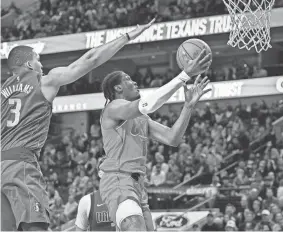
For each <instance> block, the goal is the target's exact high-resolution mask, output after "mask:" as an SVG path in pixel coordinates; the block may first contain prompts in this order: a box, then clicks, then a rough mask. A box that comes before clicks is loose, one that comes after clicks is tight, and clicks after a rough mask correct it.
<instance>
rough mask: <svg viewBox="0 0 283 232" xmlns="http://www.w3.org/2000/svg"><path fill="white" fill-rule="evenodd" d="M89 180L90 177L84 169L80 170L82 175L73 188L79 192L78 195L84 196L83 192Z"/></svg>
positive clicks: (78, 177) (77, 178)
mask: <svg viewBox="0 0 283 232" xmlns="http://www.w3.org/2000/svg"><path fill="white" fill-rule="evenodd" d="M88 180H89V177H88V176H86V173H85V170H84V167H83V168H82V169H81V170H80V175H79V176H77V177H76V178H75V180H74V182H73V184H72V185H73V187H75V188H76V190H77V195H82V194H83V190H84V188H85V186H86V184H87V182H88Z"/></svg>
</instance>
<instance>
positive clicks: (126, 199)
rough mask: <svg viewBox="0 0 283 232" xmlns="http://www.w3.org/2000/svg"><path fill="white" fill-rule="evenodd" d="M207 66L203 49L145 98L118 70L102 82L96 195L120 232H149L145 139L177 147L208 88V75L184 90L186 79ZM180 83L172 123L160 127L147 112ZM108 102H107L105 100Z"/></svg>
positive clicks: (150, 225)
mask: <svg viewBox="0 0 283 232" xmlns="http://www.w3.org/2000/svg"><path fill="white" fill-rule="evenodd" d="M210 64H211V54H208V55H205V50H203V51H202V52H201V53H200V54H199V55H198V57H197V58H196V59H195V60H190V61H187V64H186V65H185V68H184V71H183V72H181V73H180V74H179V75H178V76H176V77H175V78H174V79H173V80H171V81H170V82H169V83H167V84H166V85H164V86H162V87H160V88H159V89H157V90H156V91H154V92H153V93H151V94H149V95H148V96H145V97H141V96H140V94H139V90H138V86H137V84H136V83H135V82H134V81H132V80H131V78H130V76H129V75H127V74H126V73H124V72H122V71H116V72H113V73H110V74H109V75H107V76H106V77H105V79H104V80H103V83H102V89H103V92H104V96H105V98H106V100H107V101H106V103H105V105H106V106H105V108H104V111H103V112H102V115H101V131H102V138H103V144H104V150H105V153H106V159H105V161H104V162H103V163H102V164H101V166H100V168H101V170H102V171H103V172H104V174H103V176H102V178H101V181H100V193H101V198H102V200H103V201H104V203H106V205H107V207H108V210H109V215H110V218H111V220H112V221H113V222H115V223H116V226H117V227H118V228H119V229H120V230H121V231H153V230H154V226H153V222H152V217H151V214H150V211H149V207H148V204H147V193H146V190H145V187H144V176H145V171H146V167H145V163H146V156H147V142H148V139H154V140H157V141H159V142H161V143H164V144H167V145H170V146H177V145H178V144H179V143H180V142H181V140H182V137H183V135H184V133H185V131H186V128H187V126H188V123H189V119H190V116H191V113H192V111H193V109H194V107H195V105H196V103H197V102H198V100H199V99H200V98H201V96H203V95H204V94H205V93H207V92H208V91H209V89H208V90H204V88H205V87H206V86H207V84H208V83H209V81H208V79H207V77H206V78H204V79H203V80H200V76H198V77H197V79H196V80H195V82H194V84H193V86H192V87H191V88H190V89H187V87H186V85H185V83H186V82H187V81H188V80H189V79H190V77H193V76H195V75H198V74H200V73H203V72H204V71H205V70H206V69H207V68H208V67H209V66H210ZM183 85H184V90H185V104H184V107H183V110H182V112H181V114H180V116H179V118H178V120H177V121H176V122H175V124H174V125H173V126H172V128H169V127H166V126H163V125H161V124H159V123H157V122H155V121H153V120H151V119H150V118H149V117H148V116H147V114H149V113H152V112H154V111H155V110H157V109H158V108H159V107H161V106H162V105H163V104H164V103H165V102H166V101H167V100H168V99H169V98H170V97H171V96H172V95H173V93H174V92H175V91H176V90H178V89H179V88H180V87H181V86H183ZM108 101H109V104H107V102H108Z"/></svg>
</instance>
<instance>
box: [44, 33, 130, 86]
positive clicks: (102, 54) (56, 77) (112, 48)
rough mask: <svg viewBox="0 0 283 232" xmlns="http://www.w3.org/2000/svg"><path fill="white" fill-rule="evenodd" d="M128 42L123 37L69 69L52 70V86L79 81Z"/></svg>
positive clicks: (49, 76) (50, 74)
mask: <svg viewBox="0 0 283 232" xmlns="http://www.w3.org/2000/svg"><path fill="white" fill-rule="evenodd" d="M128 41H129V40H128V38H127V37H126V36H125V35H123V36H121V37H119V38H117V39H115V40H113V41H111V42H109V43H106V44H103V45H101V46H99V47H96V48H93V49H91V50H89V51H88V52H87V53H85V54H84V55H83V56H82V57H80V58H79V59H78V60H76V61H74V62H73V63H71V64H70V65H69V66H67V67H58V68H54V69H52V70H51V71H50V72H49V73H48V78H49V79H50V84H51V85H53V86H57V87H59V86H62V85H66V84H69V83H72V82H74V81H76V80H78V79H79V78H80V77H82V76H84V75H86V74H87V73H89V72H90V71H91V70H93V69H95V68H97V67H98V66H100V65H101V64H103V63H105V62H106V61H108V60H109V59H111V57H113V56H114V55H115V54H116V53H117V52H118V51H119V50H120V49H121V48H122V47H124V45H126V44H127V43H128Z"/></svg>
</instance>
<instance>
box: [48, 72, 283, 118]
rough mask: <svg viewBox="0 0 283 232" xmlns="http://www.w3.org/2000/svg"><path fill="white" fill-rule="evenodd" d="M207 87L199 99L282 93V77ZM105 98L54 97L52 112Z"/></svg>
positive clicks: (91, 106) (90, 106) (99, 105)
mask: <svg viewBox="0 0 283 232" xmlns="http://www.w3.org/2000/svg"><path fill="white" fill-rule="evenodd" d="M188 87H190V85H188ZM207 88H211V89H212V91H210V92H209V93H207V94H205V95H204V96H203V97H202V98H201V101H207V100H220V99H234V98H247V97H255V96H268V95H278V94H282V95H283V77H282V76H278V77H266V78H254V79H248V80H236V81H221V82H212V83H210V84H209V85H208V87H207ZM155 90H156V88H151V89H141V90H140V94H141V95H142V96H145V95H147V94H149V93H151V92H152V91H155ZM184 100H185V96H184V91H183V89H182V88H181V89H179V90H178V91H176V93H175V94H174V95H173V96H172V97H171V98H170V99H169V100H168V102H167V104H173V103H180V102H184ZM104 104H105V98H104V96H103V94H102V93H93V94H83V95H72V96H64V97H56V98H55V100H54V102H53V112H54V113H66V112H76V111H87V110H100V109H103V108H104Z"/></svg>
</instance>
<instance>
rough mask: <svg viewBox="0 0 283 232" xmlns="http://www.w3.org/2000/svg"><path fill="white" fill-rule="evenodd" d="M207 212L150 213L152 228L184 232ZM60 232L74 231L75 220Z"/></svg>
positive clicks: (203, 217)
mask: <svg viewBox="0 0 283 232" xmlns="http://www.w3.org/2000/svg"><path fill="white" fill-rule="evenodd" d="M208 213H209V211H192V212H185V211H172V212H170V211H169V212H154V211H152V212H151V215H152V219H153V223H154V227H155V229H156V230H157V231H184V230H186V229H189V228H191V227H192V225H193V224H194V223H197V222H199V221H201V220H203V219H205V218H206V216H207V214H208ZM61 231H75V219H73V220H71V221H69V222H67V223H65V224H64V225H62V226H61Z"/></svg>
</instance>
